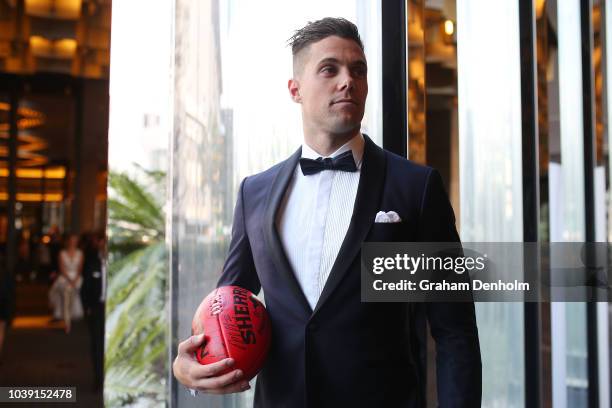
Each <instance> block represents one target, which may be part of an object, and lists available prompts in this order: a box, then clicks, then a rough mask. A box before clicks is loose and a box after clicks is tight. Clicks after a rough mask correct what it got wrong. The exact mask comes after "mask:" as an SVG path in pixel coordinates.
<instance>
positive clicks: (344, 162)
mask: <svg viewBox="0 0 612 408" xmlns="http://www.w3.org/2000/svg"><path fill="white" fill-rule="evenodd" d="M300 167H301V168H302V173H304V175H305V176H309V175H311V174H316V173H318V172H320V171H323V170H340V171H357V166H356V165H355V159H353V152H351V151H350V150H349V151H347V152H344V153H342V154H340V155H338V156H336V157H334V158H329V157H327V158H325V159H324V158H323V157H319V158H317V160H312V159H300Z"/></svg>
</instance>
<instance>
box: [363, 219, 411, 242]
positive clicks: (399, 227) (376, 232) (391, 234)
mask: <svg viewBox="0 0 612 408" xmlns="http://www.w3.org/2000/svg"><path fill="white" fill-rule="evenodd" d="M405 229H406V224H405V223H404V222H392V223H382V222H380V223H374V224H373V225H372V229H371V230H370V233H369V234H368V237H367V238H366V241H369V242H397V241H403V240H404V239H405V236H406V234H405Z"/></svg>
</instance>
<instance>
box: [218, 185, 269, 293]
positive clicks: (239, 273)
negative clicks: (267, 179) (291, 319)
mask: <svg viewBox="0 0 612 408" xmlns="http://www.w3.org/2000/svg"><path fill="white" fill-rule="evenodd" d="M246 182H247V179H246V178H245V179H244V180H243V181H242V183H241V184H240V189H239V190H238V199H237V201H236V209H235V210H234V223H233V225H232V238H231V241H230V246H229V252H228V254H227V259H226V260H225V264H224V265H223V272H222V274H221V277H220V278H219V281H218V282H217V287H219V286H229V285H234V286H240V287H242V288H245V289H248V290H250V291H251V292H253V293H254V294H257V293H259V290H260V288H261V284H260V283H259V278H258V276H257V272H256V270H255V262H254V261H253V253H252V252H251V244H250V243H249V237H248V235H247V229H246V219H245V214H244V189H245V184H246Z"/></svg>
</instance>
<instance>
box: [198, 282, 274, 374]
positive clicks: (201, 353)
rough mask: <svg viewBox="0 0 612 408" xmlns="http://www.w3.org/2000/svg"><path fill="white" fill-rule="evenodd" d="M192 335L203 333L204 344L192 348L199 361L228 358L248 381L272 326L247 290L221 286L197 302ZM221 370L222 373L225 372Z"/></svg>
mask: <svg viewBox="0 0 612 408" xmlns="http://www.w3.org/2000/svg"><path fill="white" fill-rule="evenodd" d="M191 332H192V334H200V333H202V332H203V333H204V345H203V346H202V347H200V348H199V349H198V350H197V351H196V358H197V359H198V361H199V362H200V364H210V363H214V362H217V361H220V360H223V359H224V358H228V357H231V358H233V359H234V361H235V364H234V366H233V367H231V368H229V369H228V370H226V371H225V372H229V371H231V370H234V369H237V368H238V369H240V370H242V372H243V373H244V376H243V378H244V379H246V380H250V379H251V378H253V377H255V375H257V373H258V372H259V370H261V368H262V367H263V364H264V362H265V360H266V356H267V354H268V350H269V348H270V342H271V339H272V328H271V327H270V318H269V317H268V312H267V311H266V309H265V307H264V305H263V304H262V303H261V302H260V301H259V299H257V298H256V297H255V295H253V294H252V293H251V292H250V291H248V290H246V289H243V288H241V287H238V286H222V287H220V288H217V289H215V290H213V291H212V292H210V294H209V295H208V296H206V298H204V300H203V301H202V303H200V306H198V309H197V310H196V312H195V315H194V316H193V322H192V323H191ZM225 372H224V373H225Z"/></svg>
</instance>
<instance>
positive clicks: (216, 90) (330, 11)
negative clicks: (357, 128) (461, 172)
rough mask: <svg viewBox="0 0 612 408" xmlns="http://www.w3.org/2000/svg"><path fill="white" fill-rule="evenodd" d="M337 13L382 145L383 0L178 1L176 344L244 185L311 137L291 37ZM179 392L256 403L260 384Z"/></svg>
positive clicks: (176, 398)
mask: <svg viewBox="0 0 612 408" xmlns="http://www.w3.org/2000/svg"><path fill="white" fill-rule="evenodd" d="M269 10H274V12H273V13H270V12H269ZM328 15H332V16H342V17H345V18H347V19H349V20H351V21H354V22H355V23H356V24H357V26H358V27H359V31H360V34H361V37H362V40H363V42H364V47H365V53H366V58H367V61H368V82H369V93H368V103H367V106H366V112H365V117H364V120H363V123H362V131H363V133H366V134H368V135H369V136H370V137H371V138H372V139H373V140H374V141H376V142H377V143H379V144H380V143H381V140H382V135H381V128H382V102H381V101H382V79H381V56H380V55H381V40H380V38H381V34H380V30H381V21H380V1H374V2H372V1H356V0H343V1H334V2H326V1H312V2H308V3H304V2H299V1H265V2H247V1H223V2H221V1H203V2H193V1H186V0H178V1H177V2H176V11H175V51H174V52H175V75H174V90H175V93H174V137H173V143H172V167H171V177H172V181H171V183H172V220H171V243H172V253H171V267H172V270H171V274H172V289H171V296H172V307H173V315H172V318H173V322H172V323H173V326H172V342H173V345H176V344H177V343H178V342H180V341H181V340H183V339H185V338H187V337H188V336H189V335H190V334H191V320H192V318H193V314H194V312H195V310H196V308H197V306H198V305H199V303H200V302H201V301H202V299H203V298H204V297H205V296H206V295H207V294H208V293H209V292H210V291H211V290H212V289H213V288H214V287H215V284H216V282H217V280H218V279H219V276H220V272H221V269H222V267H223V262H224V260H225V256H226V254H227V246H228V244H229V238H230V233H231V226H232V218H233V208H234V204H235V201H236V193H237V190H238V186H239V184H240V182H241V181H242V179H244V178H245V177H246V176H248V175H251V174H254V173H257V172H260V171H262V170H265V169H266V168H268V167H271V166H272V165H274V164H276V163H278V162H280V161H282V160H284V159H285V158H287V157H289V156H290V155H291V154H292V153H293V152H294V151H295V150H296V149H297V148H298V147H299V146H300V145H301V143H302V140H303V136H302V128H301V118H300V115H301V113H300V110H299V105H297V104H294V103H293V102H291V100H290V98H289V92H288V90H287V81H288V79H290V78H291V76H292V58H291V50H290V48H289V47H288V46H287V43H286V41H287V40H288V39H289V37H291V35H292V34H293V32H294V31H295V30H296V29H298V28H300V27H302V26H304V25H305V24H306V23H307V22H308V21H313V20H316V19H319V18H322V17H325V16H328ZM174 349H175V348H174ZM252 384H254V381H252ZM171 398H172V401H173V403H175V404H176V406H181V407H183V406H185V407H187V406H201V405H202V404H209V405H210V406H223V407H243V406H244V407H247V406H251V404H252V402H251V400H252V398H253V390H251V391H248V392H245V393H242V394H237V395H230V396H224V397H215V396H208V395H206V396H199V397H197V398H193V397H191V396H190V395H189V393H188V392H187V391H186V390H185V388H184V387H182V386H177V388H175V389H174V390H173V391H172V396H171Z"/></svg>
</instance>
